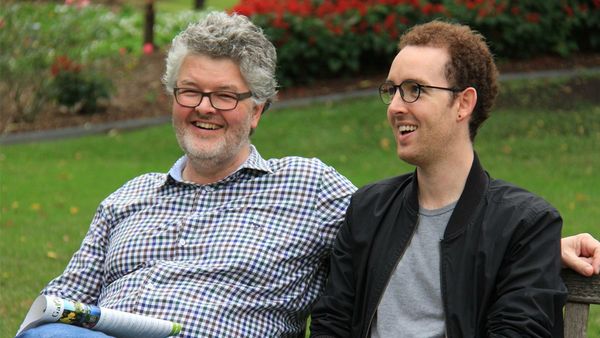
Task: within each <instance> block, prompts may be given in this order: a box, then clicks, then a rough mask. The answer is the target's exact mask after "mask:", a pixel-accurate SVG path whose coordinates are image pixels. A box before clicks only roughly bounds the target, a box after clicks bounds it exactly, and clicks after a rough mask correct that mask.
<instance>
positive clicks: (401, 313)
mask: <svg viewBox="0 0 600 338" xmlns="http://www.w3.org/2000/svg"><path fill="white" fill-rule="evenodd" d="M455 206H456V203H452V204H450V205H448V206H445V207H443V208H440V209H436V210H427V209H423V208H420V209H419V224H418V225H417V229H416V230H415V233H414V235H413V237H412V239H411V241H410V244H409V246H408V248H407V249H406V252H405V253H404V256H402V258H401V259H400V262H399V263H398V265H397V266H396V270H395V271H394V273H393V274H392V277H391V279H390V281H389V283H388V285H387V288H386V289H385V292H384V294H383V298H382V299H381V303H379V307H378V308H377V320H376V321H375V322H374V323H373V327H372V329H371V336H372V337H374V338H387V337H394V338H395V337H403V338H404V337H407V338H408V337H415V338H417V337H418V338H430V337H431V338H433V337H435V338H438V337H444V335H445V329H446V328H445V324H444V309H443V304H442V293H441V289H440V240H441V239H442V238H443V237H444V231H445V230H446V225H447V224H448V220H449V219H450V216H451V215H452V211H453V210H454V207H455Z"/></svg>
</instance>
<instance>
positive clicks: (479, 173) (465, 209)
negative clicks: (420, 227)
mask: <svg viewBox="0 0 600 338" xmlns="http://www.w3.org/2000/svg"><path fill="white" fill-rule="evenodd" d="M489 184H490V177H489V176H488V174H487V173H486V172H485V170H484V169H483V167H482V166H481V163H480V162H479V157H478V156H477V153H474V156H473V164H472V165H471V170H470V171H469V176H467V182H466V183H465V188H464V190H463V192H462V194H461V195H460V198H459V199H458V202H457V203H456V207H455V208H454V212H452V216H450V220H449V221H448V225H447V226H446V231H445V233H444V238H445V239H450V238H452V237H454V236H456V235H459V234H460V233H461V232H463V231H464V229H465V228H466V226H467V225H468V224H469V222H470V221H471V219H472V217H473V216H474V215H475V214H476V212H475V210H476V209H477V208H478V206H479V204H480V203H481V202H482V201H483V198H484V195H485V192H486V191H487V190H488V187H489Z"/></svg>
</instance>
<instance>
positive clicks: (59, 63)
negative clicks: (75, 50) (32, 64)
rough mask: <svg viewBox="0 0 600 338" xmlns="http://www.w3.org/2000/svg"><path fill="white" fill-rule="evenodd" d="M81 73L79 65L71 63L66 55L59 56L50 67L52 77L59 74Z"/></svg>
mask: <svg viewBox="0 0 600 338" xmlns="http://www.w3.org/2000/svg"><path fill="white" fill-rule="evenodd" d="M79 71H81V65H79V64H77V63H75V62H73V61H72V60H71V59H69V57H68V56H66V55H59V56H57V57H56V59H55V60H54V63H52V66H50V73H51V74H52V76H57V75H58V74H59V73H61V72H73V73H78V72H79Z"/></svg>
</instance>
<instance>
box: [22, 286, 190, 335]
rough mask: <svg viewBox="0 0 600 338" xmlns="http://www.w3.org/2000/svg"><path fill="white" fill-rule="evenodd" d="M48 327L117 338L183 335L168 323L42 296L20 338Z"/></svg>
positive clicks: (36, 303)
mask: <svg viewBox="0 0 600 338" xmlns="http://www.w3.org/2000/svg"><path fill="white" fill-rule="evenodd" d="M46 323H64V324H70V325H77V326H81V327H84V328H88V329H92V330H96V331H100V332H104V333H106V334H107V335H110V336H114V337H118V338H133V337H144V338H165V337H170V336H174V335H177V334H179V333H180V332H181V325H180V324H178V323H174V322H170V321H168V320H163V319H157V318H152V317H148V316H142V315H138V314H133V313H128V312H123V311H117V310H111V309H108V308H104V307H98V306H95V305H89V304H84V303H80V302H74V301H71V300H67V299H62V298H59V297H56V296H45V295H41V296H38V297H37V298H36V299H35V301H34V302H33V304H32V305H31V308H30V309H29V312H28V313H27V316H26V317H25V320H24V321H23V323H22V324H21V327H20V328H19V331H18V332H17V336H18V335H19V334H21V332H24V331H25V330H28V329H31V328H34V327H37V326H40V325H42V324H46Z"/></svg>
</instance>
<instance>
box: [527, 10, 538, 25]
mask: <svg viewBox="0 0 600 338" xmlns="http://www.w3.org/2000/svg"><path fill="white" fill-rule="evenodd" d="M525 20H527V21H529V22H531V23H538V22H540V13H533V12H532V13H527V15H526V16H525Z"/></svg>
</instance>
